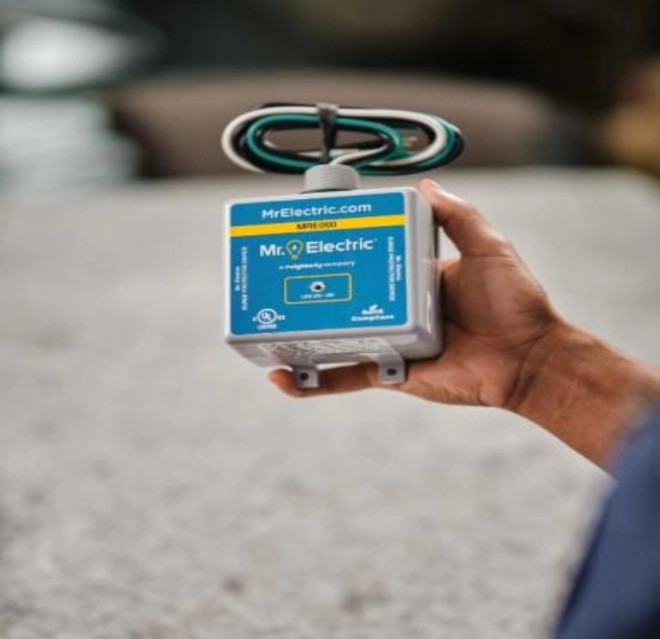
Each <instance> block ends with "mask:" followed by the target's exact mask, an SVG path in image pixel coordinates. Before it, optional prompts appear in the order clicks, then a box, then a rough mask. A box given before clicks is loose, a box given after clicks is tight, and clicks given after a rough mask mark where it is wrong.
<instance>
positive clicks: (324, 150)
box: [316, 102, 339, 164]
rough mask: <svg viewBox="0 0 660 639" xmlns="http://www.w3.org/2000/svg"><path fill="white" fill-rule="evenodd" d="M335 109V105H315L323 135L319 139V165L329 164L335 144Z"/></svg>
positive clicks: (322, 103) (323, 103)
mask: <svg viewBox="0 0 660 639" xmlns="http://www.w3.org/2000/svg"><path fill="white" fill-rule="evenodd" d="M338 108H339V107H337V105H336V104H327V103H325V102H320V103H319V104H317V105H316V110H317V111H318V114H319V125H320V127H321V132H322V134H323V136H322V139H321V157H320V158H319V164H329V163H330V160H332V149H334V148H335V145H336V144H337V109H338Z"/></svg>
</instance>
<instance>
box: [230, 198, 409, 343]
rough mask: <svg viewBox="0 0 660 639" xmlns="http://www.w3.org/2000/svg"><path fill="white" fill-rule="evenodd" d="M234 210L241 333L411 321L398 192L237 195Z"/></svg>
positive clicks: (236, 315)
mask: <svg viewBox="0 0 660 639" xmlns="http://www.w3.org/2000/svg"><path fill="white" fill-rule="evenodd" d="M229 216H230V224H229V235H230V251H231V260H230V274H229V277H230V282H229V284H230V287H231V296H230V297H231V331H232V333H234V334H235V335H250V334H264V333H282V332H289V331H291V332H299V331H315V330H330V329H350V328H367V327H369V328H371V327H374V326H400V325H402V324H405V323H406V320H407V299H406V245H405V242H406V224H405V222H406V218H405V216H406V211H405V201H404V196H403V194H402V193H400V192H393V193H375V194H374V193H368V194H364V195H359V194H351V195H343V196H331V197H327V196H319V197H318V198H305V199H297V200H296V199H292V200H287V201H283V200H277V201H264V202H246V203H236V204H233V205H232V206H231V207H230V210H229Z"/></svg>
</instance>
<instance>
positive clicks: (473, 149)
mask: <svg viewBox="0 0 660 639" xmlns="http://www.w3.org/2000/svg"><path fill="white" fill-rule="evenodd" d="M659 13H660V10H659V9H658V6H657V3H654V2H652V1H651V0H629V1H624V0H605V1H594V0H533V1H531V2H525V3H521V2H517V1H516V0H492V1H489V2H485V1H483V0H467V1H466V0H441V1H438V0H411V1H410V2H405V3H404V2H399V1H398V0H383V1H382V2H377V1H375V0H355V1H354V2H351V4H350V5H346V6H344V5H337V4H336V3H335V2H329V1H327V2H326V1H325V0H318V1H316V2H305V1H303V0H284V1H282V2H277V3H273V2H268V1H267V0H225V1H223V2H221V3H218V2H211V1H210V0H199V1H198V2H196V3H195V5H194V8H191V6H190V5H188V4H186V3H184V2H181V1H179V0H163V1H159V2H155V1H153V2H152V1H151V0H123V1H120V0H0V25H1V27H0V60H1V62H0V87H1V88H0V91H1V94H0V100H1V102H0V104H1V107H2V113H3V116H2V121H1V123H0V127H1V133H2V136H1V139H0V162H1V164H0V188H1V189H2V190H3V191H5V192H16V191H18V192H25V191H28V192H29V191H30V190H33V189H36V188H38V189H66V188H69V187H73V188H77V187H82V186H85V187H93V185H95V184H96V185H98V184H102V183H112V182H116V181H123V180H129V179H137V178H141V177H147V176H148V177H181V176H191V175H217V174H221V173H224V172H227V171H231V170H232V168H231V167H230V166H229V165H228V164H227V163H226V162H225V161H224V159H223V158H222V157H221V154H220V152H219V149H218V145H217V144H216V140H217V132H218V131H219V130H220V129H221V128H222V126H223V125H224V123H226V121H228V120H229V119H230V118H231V117H232V116H233V115H235V114H236V113H238V112H240V111H241V110H243V109H245V108H248V107H249V106H254V105H256V104H258V103H260V102H262V101H265V100H272V99H284V100H296V99H301V100H309V99H314V98H315V97H317V96H319V95H320V94H321V93H323V92H322V91H321V88H325V89H326V90H325V94H326V95H327V96H329V97H334V101H336V102H345V103H352V104H365V105H371V104H388V105H389V106H392V107H394V106H400V107H403V108H426V109H427V110H430V111H434V110H435V111H437V112H438V113H441V114H442V115H444V116H445V117H448V118H449V119H451V120H454V121H456V122H457V123H458V124H459V125H460V126H461V127H462V128H463V129H464V131H465V133H466V136H467V139H468V141H469V146H468V153H467V154H466V156H465V158H464V160H463V162H464V164H466V165H472V166H498V165H499V166H502V165H520V164H543V163H563V164H576V163H580V164H584V163H601V164H602V163H611V164H624V165H628V166H634V167H637V168H641V169H642V170H645V171H649V172H655V173H656V174H657V173H659V172H660V168H659V167H660V124H659V122H658V118H659V117H660V116H659V115H658V114H659V113H660V107H659V104H660V62H659V61H658V60H659V58H658V55H659V54H658V46H659V39H660V35H658V34H660V17H659V16H658V14H659ZM494 122H497V125H496V126H494V125H493V124H494Z"/></svg>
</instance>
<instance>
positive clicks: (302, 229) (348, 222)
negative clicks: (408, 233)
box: [231, 215, 405, 237]
mask: <svg viewBox="0 0 660 639" xmlns="http://www.w3.org/2000/svg"><path fill="white" fill-rule="evenodd" d="M404 224H405V215H374V216H371V217H349V218H343V219H341V220H316V221H313V222H276V223H275V224H247V225H245V226H232V227H231V236H232V237H247V236H249V235H278V234H280V233H312V232H313V231H343V230H345V229H367V228H368V229H374V228H378V227H382V226H403V225H404Z"/></svg>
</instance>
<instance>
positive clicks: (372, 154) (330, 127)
mask: <svg viewBox="0 0 660 639" xmlns="http://www.w3.org/2000/svg"><path fill="white" fill-rule="evenodd" d="M301 129H318V130H320V133H321V140H320V144H319V148H318V149H298V150H295V149H286V148H282V147H281V146H279V145H278V144H276V143H275V142H273V140H272V139H271V137H272V134H274V133H277V132H281V131H296V130H301ZM342 132H350V133H353V134H355V133H358V134H361V135H363V136H367V139H366V140H361V141H360V142H355V143H352V144H344V145H338V144H337V140H338V137H339V135H340V134H341V133H342ZM411 141H412V142H413V143H414V147H415V148H410V146H411V145H410V143H411ZM422 142H423V143H422ZM463 146H464V142H463V136H462V135H461V132H460V131H459V129H458V128H457V127H456V126H454V125H453V124H451V123H450V122H447V121H446V120H443V119H442V118H440V117H438V116H436V115H430V114H426V113H419V112H416V111H405V110H401V109H368V108H357V107H338V106H336V105H332V104H325V103H323V104H318V105H312V104H282V103H271V104H265V105H263V106H261V107H258V108H256V109H253V110H252V111H248V112H247V113H244V114H243V115H240V116H238V117H237V118H235V119H234V120H232V122H230V123H229V124H228V125H227V127H226V128H225V130H224V132H223V134H222V148H223V150H224V152H225V153H226V155H227V157H229V159H230V160H232V162H234V163H235V164H237V165H238V166H240V167H242V168H244V169H247V170H248V171H256V172H273V173H304V172H305V171H306V170H307V169H309V168H311V167H312V166H317V165H319V164H345V165H348V166H352V167H353V168H354V169H356V170H357V171H359V172H360V173H361V174H363V175H405V174H409V173H418V172H420V171H428V170H430V169H434V168H437V167H439V166H442V165H444V164H448V163H449V162H451V161H452V160H454V159H456V158H457V157H458V156H459V155H460V154H461V152H462V151H463ZM417 147H419V148H417Z"/></svg>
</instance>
